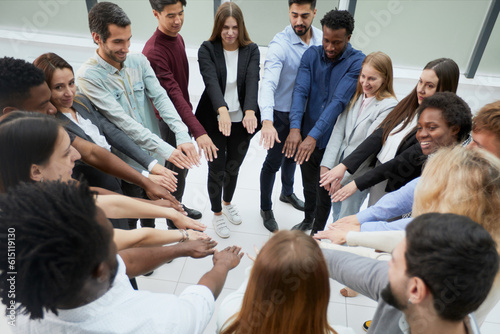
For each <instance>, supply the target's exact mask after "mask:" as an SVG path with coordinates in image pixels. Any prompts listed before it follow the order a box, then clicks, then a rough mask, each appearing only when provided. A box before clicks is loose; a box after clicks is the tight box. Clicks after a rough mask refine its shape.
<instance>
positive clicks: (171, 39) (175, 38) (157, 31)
mask: <svg viewBox="0 0 500 334" xmlns="http://www.w3.org/2000/svg"><path fill="white" fill-rule="evenodd" d="M156 35H158V36H160V37H161V38H162V39H166V40H168V41H176V40H177V39H178V38H179V36H180V34H177V36H175V37H172V36H169V35H167V34H165V33H164V32H162V31H161V30H160V29H158V28H156Z"/></svg>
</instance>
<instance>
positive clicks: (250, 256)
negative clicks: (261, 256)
mask: <svg viewBox="0 0 500 334" xmlns="http://www.w3.org/2000/svg"><path fill="white" fill-rule="evenodd" d="M247 257H248V258H249V259H250V260H252V261H253V262H255V257H254V256H252V255H250V254H249V253H247Z"/></svg>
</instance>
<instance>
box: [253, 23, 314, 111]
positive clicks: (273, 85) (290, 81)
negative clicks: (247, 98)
mask: <svg viewBox="0 0 500 334" xmlns="http://www.w3.org/2000/svg"><path fill="white" fill-rule="evenodd" d="M311 31H312V37H311V40H310V41H309V45H307V44H306V43H304V42H303V41H302V39H300V37H299V36H297V34H296V33H295V32H294V31H293V28H292V26H291V25H288V26H287V27H286V28H285V30H283V31H282V32H279V33H277V34H276V36H274V38H273V40H272V41H271V43H269V47H268V49H267V54H266V61H265V62H264V75H263V76H262V83H261V85H260V104H259V105H260V112H261V119H262V120H263V121H264V120H270V121H273V111H274V109H276V110H278V111H281V112H289V111H290V106H291V104H292V93H293V86H294V84H295V78H296V77H297V71H298V70H299V64H300V59H301V58H302V55H303V54H304V52H305V51H306V50H307V49H308V48H309V47H311V46H313V45H321V43H322V39H323V32H322V31H321V30H319V29H318V28H315V27H313V26H311Z"/></svg>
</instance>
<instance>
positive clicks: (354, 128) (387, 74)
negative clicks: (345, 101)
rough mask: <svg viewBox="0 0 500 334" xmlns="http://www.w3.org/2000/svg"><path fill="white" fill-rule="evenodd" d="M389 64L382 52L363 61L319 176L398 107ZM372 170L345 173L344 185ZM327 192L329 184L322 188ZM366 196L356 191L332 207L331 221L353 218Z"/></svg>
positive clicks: (390, 63)
mask: <svg viewBox="0 0 500 334" xmlns="http://www.w3.org/2000/svg"><path fill="white" fill-rule="evenodd" d="M392 82H393V76H392V61H391V58H390V57H389V56H388V55H386V54H385V53H383V52H380V51H378V52H372V53H370V54H369V55H368V56H366V58H365V60H363V65H362V67H361V73H360V75H359V79H358V86H357V88H356V93H354V96H353V98H352V99H351V103H350V104H349V106H348V107H347V108H346V110H345V111H344V112H343V113H341V114H340V116H339V118H338V119H337V122H336V123H335V127H334V128H333V131H332V135H331V136H330V140H329V141H328V145H327V146H326V149H325V154H324V155H323V160H321V175H323V174H325V173H327V172H328V171H329V170H331V169H332V168H333V167H335V166H337V165H338V164H339V163H341V162H342V160H343V159H344V157H347V156H348V155H349V154H351V153H352V152H353V151H354V150H355V149H356V148H357V147H358V145H360V144H361V143H362V142H363V141H364V140H365V139H366V137H368V136H369V135H371V134H372V132H373V131H375V129H377V127H378V126H379V125H380V124H381V123H382V122H383V121H384V119H385V118H386V116H387V115H388V114H389V113H390V112H391V111H392V110H393V109H394V107H395V106H396V104H397V100H396V95H395V94H394V89H393V86H392ZM370 169H372V167H371V166H370V164H369V163H368V161H367V162H366V163H363V164H362V166H360V167H359V168H358V170H357V171H356V173H354V174H353V175H351V174H349V172H347V171H346V172H345V175H344V178H343V180H342V182H341V185H345V184H347V183H349V182H350V181H352V180H354V178H356V177H357V176H359V175H362V174H364V173H366V172H367V171H369V170H370ZM325 188H326V190H330V184H329V183H326V184H325ZM366 195H368V189H366V190H362V191H357V192H356V193H355V194H353V195H352V196H351V197H349V198H347V199H346V200H344V201H343V202H336V203H333V205H332V217H333V221H336V220H338V219H339V218H342V217H345V216H349V215H352V214H355V213H357V212H358V211H359V208H360V207H361V204H363V201H364V200H365V198H366Z"/></svg>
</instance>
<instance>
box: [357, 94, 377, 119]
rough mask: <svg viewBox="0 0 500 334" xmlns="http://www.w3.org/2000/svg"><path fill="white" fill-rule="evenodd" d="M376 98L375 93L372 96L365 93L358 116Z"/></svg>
mask: <svg viewBox="0 0 500 334" xmlns="http://www.w3.org/2000/svg"><path fill="white" fill-rule="evenodd" d="M373 100H375V95H374V96H372V97H366V95H365V94H363V102H362V103H361V107H360V108H359V111H358V117H359V116H360V115H361V114H362V113H363V110H365V109H366V107H367V106H368V105H369V104H370V103H371V102H372V101H373Z"/></svg>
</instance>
